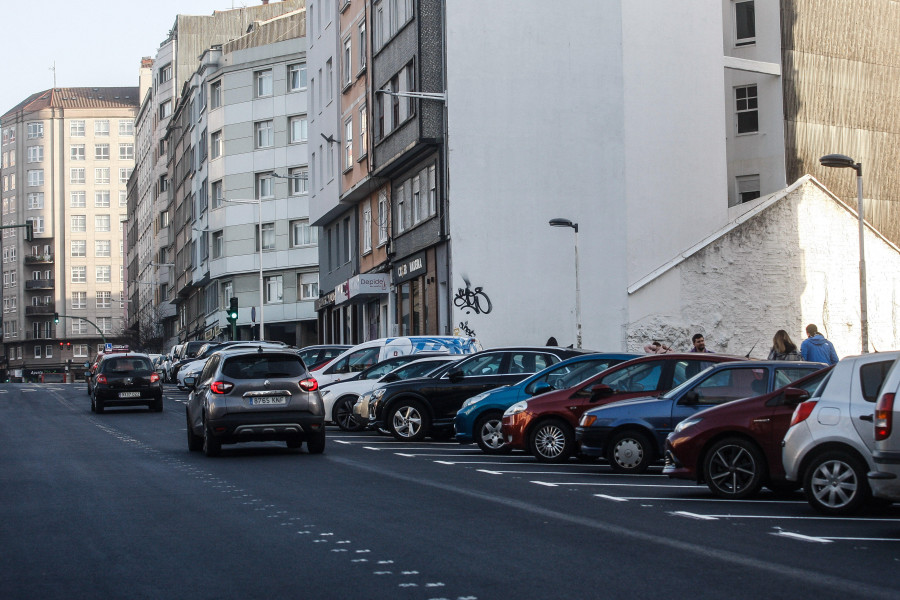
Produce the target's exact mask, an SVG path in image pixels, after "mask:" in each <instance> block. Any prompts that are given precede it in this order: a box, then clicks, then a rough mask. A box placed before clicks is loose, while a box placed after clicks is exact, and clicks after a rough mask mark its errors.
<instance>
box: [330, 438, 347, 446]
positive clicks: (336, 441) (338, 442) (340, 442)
mask: <svg viewBox="0 0 900 600" xmlns="http://www.w3.org/2000/svg"><path fill="white" fill-rule="evenodd" d="M331 441H332V442H334V443H335V444H347V445H349V444H351V443H352V442H348V441H346V440H334V439H332V440H331Z"/></svg>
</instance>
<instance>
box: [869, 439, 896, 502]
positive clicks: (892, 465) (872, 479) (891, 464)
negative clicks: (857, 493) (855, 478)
mask: <svg viewBox="0 0 900 600" xmlns="http://www.w3.org/2000/svg"><path fill="white" fill-rule="evenodd" d="M872 460H874V461H875V465H876V466H877V470H875V471H870V472H869V487H871V488H872V495H873V496H875V497H876V498H884V499H886V500H892V501H895V502H896V501H900V452H883V451H878V450H876V451H875V452H874V453H872Z"/></svg>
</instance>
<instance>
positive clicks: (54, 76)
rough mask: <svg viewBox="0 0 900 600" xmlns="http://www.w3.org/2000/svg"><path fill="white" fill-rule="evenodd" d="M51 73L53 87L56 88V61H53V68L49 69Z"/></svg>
mask: <svg viewBox="0 0 900 600" xmlns="http://www.w3.org/2000/svg"><path fill="white" fill-rule="evenodd" d="M49 69H50V70H51V71H53V87H54V88H56V61H55V60H54V61H53V66H52V67H49Z"/></svg>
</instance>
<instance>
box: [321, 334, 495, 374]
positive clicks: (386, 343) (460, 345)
mask: <svg viewBox="0 0 900 600" xmlns="http://www.w3.org/2000/svg"><path fill="white" fill-rule="evenodd" d="M479 350H481V344H480V343H479V341H478V340H476V339H475V338H469V337H459V336H449V335H445V336H441V335H412V336H407V337H393V338H380V339H377V340H370V341H368V342H363V343H362V344H358V345H356V346H353V347H352V348H349V349H348V350H345V351H344V352H342V353H341V354H339V355H338V356H336V357H335V358H333V359H332V360H330V361H328V362H327V363H325V364H324V365H323V366H320V367H319V368H318V369H313V374H314V375H315V377H316V380H317V381H318V382H319V385H327V384H329V383H333V382H335V381H340V380H342V379H347V378H348V377H352V376H354V375H356V374H357V373H359V372H360V371H363V370H365V369H368V368H369V367H371V366H372V365H374V364H375V363H377V362H381V361H382V360H384V359H386V358H390V357H391V356H400V355H403V354H417V353H419V352H445V353H447V354H472V353H474V352H478V351H479Z"/></svg>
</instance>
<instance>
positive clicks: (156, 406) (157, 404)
mask: <svg viewBox="0 0 900 600" xmlns="http://www.w3.org/2000/svg"><path fill="white" fill-rule="evenodd" d="M150 410H152V411H153V412H162V411H163V401H162V398H157V399H156V400H154V401H153V404H151V405H150Z"/></svg>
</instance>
